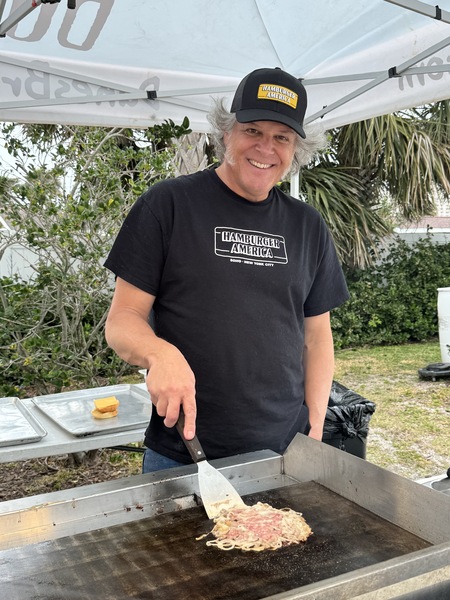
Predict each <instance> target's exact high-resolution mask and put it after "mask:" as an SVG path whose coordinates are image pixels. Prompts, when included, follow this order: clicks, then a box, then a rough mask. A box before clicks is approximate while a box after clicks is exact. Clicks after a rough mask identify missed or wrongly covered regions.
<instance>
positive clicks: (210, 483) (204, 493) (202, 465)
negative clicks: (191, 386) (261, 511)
mask: <svg viewBox="0 0 450 600" xmlns="http://www.w3.org/2000/svg"><path fill="white" fill-rule="evenodd" d="M183 428H184V413H183V411H182V410H180V416H179V418H178V421H177V429H178V432H179V434H180V435H181V437H182V439H183V442H184V443H185V444H186V448H187V449H188V450H189V453H190V455H191V456H192V458H193V460H194V462H195V463H197V467H198V485H199V488H200V496H201V498H202V502H203V506H204V507H205V511H206V514H207V515H208V517H209V518H210V519H214V518H215V517H217V516H218V515H219V513H220V511H221V509H222V508H230V507H231V506H245V503H244V501H243V500H242V498H241V497H240V496H239V494H238V492H237V491H236V490H235V488H234V487H233V486H232V485H231V483H230V482H229V481H228V479H227V478H226V477H225V476H224V475H222V473H220V471H218V470H217V469H215V468H214V467H213V466H211V465H210V464H209V462H208V461H207V460H206V456H205V453H204V452H203V448H202V447H201V445H200V442H199V441H198V438H197V436H195V437H194V438H193V439H192V440H187V439H186V438H185V437H184V434H183Z"/></svg>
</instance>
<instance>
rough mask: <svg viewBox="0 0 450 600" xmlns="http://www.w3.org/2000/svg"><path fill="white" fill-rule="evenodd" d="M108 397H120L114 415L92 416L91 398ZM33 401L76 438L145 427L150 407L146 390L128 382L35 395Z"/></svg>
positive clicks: (92, 405) (92, 401) (92, 404)
mask: <svg viewBox="0 0 450 600" xmlns="http://www.w3.org/2000/svg"><path fill="white" fill-rule="evenodd" d="M108 396H115V397H116V398H117V399H118V400H119V403H120V404H119V410H118V415H117V417H113V418H112V419H104V420H99V419H94V417H93V416H92V414H91V411H92V410H93V409H94V407H95V406H94V400H97V399H100V398H107V397H108ZM32 401H33V403H34V404H35V405H36V406H37V407H38V409H39V410H41V411H42V412H43V413H44V414H45V415H46V416H47V417H49V418H50V419H52V421H54V422H55V423H57V425H59V426H60V427H61V428H62V429H64V430H65V431H67V432H68V433H70V434H72V435H74V436H77V437H82V436H87V435H96V434H102V433H106V432H109V433H113V432H120V431H126V430H128V429H136V428H138V427H145V426H146V425H147V424H148V422H149V420H150V416H151V407H152V404H151V400H150V395H149V394H148V392H147V391H146V390H144V389H142V388H140V387H138V386H136V385H131V384H125V385H115V386H106V387H99V388H91V389H85V390H78V391H73V392H63V393H60V394H49V395H47V396H36V397H34V398H32Z"/></svg>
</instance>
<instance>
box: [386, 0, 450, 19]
mask: <svg viewBox="0 0 450 600" xmlns="http://www.w3.org/2000/svg"><path fill="white" fill-rule="evenodd" d="M384 1H385V2H389V3H390V4H396V5H397V6H401V7H402V8H407V9H408V10H412V11H413V12H416V13H419V14H420V15H425V16H427V17H431V18H432V19H438V20H439V21H443V22H444V23H450V12H448V11H447V10H442V8H440V7H439V6H438V5H436V6H431V5H430V4H427V3H426V2H419V1H418V0H403V1H402V0H384Z"/></svg>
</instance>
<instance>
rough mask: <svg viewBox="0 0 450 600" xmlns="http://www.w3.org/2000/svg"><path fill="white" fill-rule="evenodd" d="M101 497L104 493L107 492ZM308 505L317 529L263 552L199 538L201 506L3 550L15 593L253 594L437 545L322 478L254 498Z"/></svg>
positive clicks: (81, 599) (0, 564)
mask: <svg viewBox="0 0 450 600" xmlns="http://www.w3.org/2000/svg"><path fill="white" fill-rule="evenodd" d="M99 501H100V500H99ZM257 501H263V502H268V503H269V504H271V505H272V506H274V507H276V508H283V507H290V508H292V509H294V510H297V511H299V512H302V513H303V515H304V517H305V519H306V520H307V522H308V523H309V525H310V526H311V528H312V530H313V532H314V535H313V536H311V537H310V538H309V539H308V541H307V542H306V543H304V544H300V545H297V546H290V547H286V548H281V549H280V550H276V551H266V552H261V553H254V552H242V551H238V550H232V551H227V552H225V551H223V550H219V549H217V548H208V547H207V546H205V540H200V541H197V540H196V539H195V538H196V537H197V536H199V535H201V534H202V533H206V532H207V531H209V530H210V529H211V521H208V519H207V518H206V515H205V513H204V510H203V509H202V508H201V507H198V508H192V509H186V510H183V511H180V512H176V513H171V514H166V515H160V516H157V517H153V518H149V519H143V520H140V521H135V522H132V523H127V524H124V525H117V526H114V527H108V528H105V529H100V530H97V531H93V532H89V533H83V534H78V535H74V536H71V537H66V538H62V539H59V540H54V541H50V542H43V543H39V544H34V545H30V546H27V547H25V548H20V549H14V550H7V551H4V552H0V590H1V592H2V593H1V597H2V598H5V599H6V598H7V599H8V600H27V599H31V598H33V599H36V600H37V599H39V600H61V599H68V600H90V599H91V598H92V599H94V598H95V599H98V598H102V600H110V599H111V600H119V599H120V600H122V599H125V598H127V599H129V598H140V599H150V598H151V599H155V600H158V599H161V600H178V599H180V600H181V599H182V600H185V599H186V598H192V599H193V600H203V599H205V600H219V599H222V600H224V599H227V600H233V599H234V600H238V599H239V600H242V599H243V598H245V600H253V599H260V598H265V597H266V596H269V595H272V594H276V593H280V592H283V591H287V590H291V589H294V588H296V587H300V586H303V585H306V584H309V583H313V582H316V581H321V580H323V579H327V578H329V577H334V576H336V575H339V574H342V573H347V572H350V571H353V570H355V569H359V568H361V567H365V566H368V565H373V564H375V563H378V562H382V561H385V560H388V559H390V558H394V557H396V556H399V555H403V554H408V553H410V552H413V551H415V550H419V549H421V548H425V547H428V546H429V545H430V544H428V543H427V542H425V541H423V540H421V539H420V538H417V537H415V536H414V535H411V534H409V533H407V532H406V531H404V530H402V529H400V528H398V527H396V526H394V525H392V524H390V523H388V522H386V521H384V520H383V519H380V518H379V517H377V516H375V515H374V514H372V513H371V512H369V511H367V510H365V509H363V508H360V507H359V506H358V505H356V504H354V503H352V502H349V501H348V500H345V499H344V498H342V497H341V496H339V495H337V494H335V493H333V492H331V491H330V490H328V489H327V488H324V487H322V486H320V485H318V484H316V483H314V482H309V483H301V484H295V485H293V486H288V487H284V488H281V489H277V490H272V491H269V492H264V493H258V494H252V495H250V496H247V497H246V502H247V503H248V504H254V503H255V502H257Z"/></svg>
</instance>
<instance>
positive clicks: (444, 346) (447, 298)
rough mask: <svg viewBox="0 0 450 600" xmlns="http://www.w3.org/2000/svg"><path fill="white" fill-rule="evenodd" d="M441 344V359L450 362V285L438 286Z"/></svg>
mask: <svg viewBox="0 0 450 600" xmlns="http://www.w3.org/2000/svg"><path fill="white" fill-rule="evenodd" d="M437 306H438V318H439V344H440V346H441V360H442V362H443V363H450V287H446V288H438V305H437Z"/></svg>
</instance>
